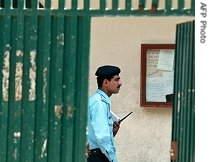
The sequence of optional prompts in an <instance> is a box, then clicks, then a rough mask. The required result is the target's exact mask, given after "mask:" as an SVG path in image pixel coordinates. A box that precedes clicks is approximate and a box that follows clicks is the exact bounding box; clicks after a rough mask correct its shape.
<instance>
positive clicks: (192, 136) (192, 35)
mask: <svg viewBox="0 0 210 162" xmlns="http://www.w3.org/2000/svg"><path fill="white" fill-rule="evenodd" d="M189 37H190V45H191V46H190V54H191V59H192V64H191V69H192V75H191V94H190V95H191V105H190V107H191V112H190V114H191V118H190V124H191V125H190V138H189V139H190V146H189V149H190V150H189V156H190V158H189V160H190V162H194V161H195V20H194V21H192V22H191V30H190V36H189Z"/></svg>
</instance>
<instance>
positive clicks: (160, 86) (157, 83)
mask: <svg viewBox="0 0 210 162" xmlns="http://www.w3.org/2000/svg"><path fill="white" fill-rule="evenodd" d="M146 92H147V93H146V101H147V102H166V96H165V88H164V81H163V77H155V78H147V82H146Z"/></svg>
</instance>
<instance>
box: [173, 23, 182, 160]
mask: <svg viewBox="0 0 210 162" xmlns="http://www.w3.org/2000/svg"><path fill="white" fill-rule="evenodd" d="M182 36H183V34H182V28H181V27H180V26H178V25H177V27H176V49H175V70H174V102H173V110H172V112H173V113H172V115H173V118H172V141H176V142H177V143H179V132H180V131H179V130H180V106H181V101H180V97H181V92H180V87H181V84H180V83H181V77H180V76H181V75H182V60H183V59H182V55H181V53H182ZM178 158H179V152H178Z"/></svg>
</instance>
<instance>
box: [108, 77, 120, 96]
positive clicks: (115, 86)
mask: <svg viewBox="0 0 210 162" xmlns="http://www.w3.org/2000/svg"><path fill="white" fill-rule="evenodd" d="M121 85H122V82H121V80H120V76H119V75H115V76H114V77H113V78H112V79H111V80H110V81H108V80H107V92H108V93H109V94H110V95H112V94H116V93H118V92H119V90H120V87H121Z"/></svg>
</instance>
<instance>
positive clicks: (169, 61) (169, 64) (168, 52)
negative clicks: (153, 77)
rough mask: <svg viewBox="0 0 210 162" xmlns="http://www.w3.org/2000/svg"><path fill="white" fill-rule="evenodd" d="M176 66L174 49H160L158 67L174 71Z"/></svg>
mask: <svg viewBox="0 0 210 162" xmlns="http://www.w3.org/2000/svg"><path fill="white" fill-rule="evenodd" d="M173 67H174V50H173V49H164V50H162V49H161V50H160V53H159V60H158V65H157V69H159V70H167V71H172V70H173Z"/></svg>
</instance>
